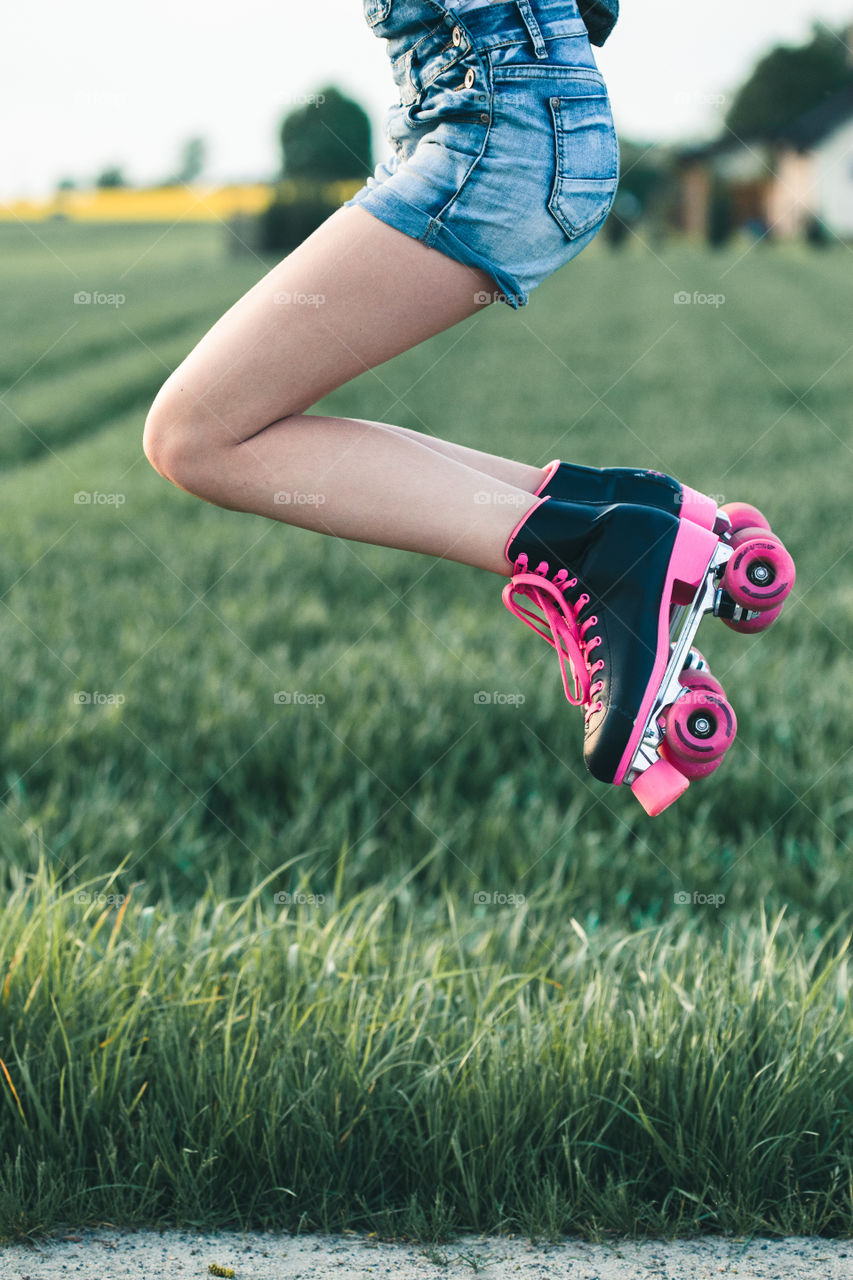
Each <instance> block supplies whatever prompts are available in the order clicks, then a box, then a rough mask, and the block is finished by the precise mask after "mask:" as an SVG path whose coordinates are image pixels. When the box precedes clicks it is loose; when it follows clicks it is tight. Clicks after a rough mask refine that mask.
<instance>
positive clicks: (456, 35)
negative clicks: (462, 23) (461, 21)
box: [452, 27, 462, 45]
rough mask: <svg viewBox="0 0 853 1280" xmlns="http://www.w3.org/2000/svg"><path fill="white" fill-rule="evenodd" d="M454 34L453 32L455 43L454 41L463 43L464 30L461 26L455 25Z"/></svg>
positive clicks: (457, 43)
mask: <svg viewBox="0 0 853 1280" xmlns="http://www.w3.org/2000/svg"><path fill="white" fill-rule="evenodd" d="M452 34H453V43H454V44H456V45H459V44H461V43H462V32H461V31H460V29H459V27H454V28H453V33H452Z"/></svg>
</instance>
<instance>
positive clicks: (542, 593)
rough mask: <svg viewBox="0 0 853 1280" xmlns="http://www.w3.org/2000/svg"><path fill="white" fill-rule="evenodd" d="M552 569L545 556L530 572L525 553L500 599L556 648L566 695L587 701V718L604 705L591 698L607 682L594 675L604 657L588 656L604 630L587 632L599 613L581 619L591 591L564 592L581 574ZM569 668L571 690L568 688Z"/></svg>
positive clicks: (574, 703)
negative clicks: (521, 600) (527, 602)
mask: <svg viewBox="0 0 853 1280" xmlns="http://www.w3.org/2000/svg"><path fill="white" fill-rule="evenodd" d="M548 570H549V565H548V562H547V560H543V561H542V562H541V564H539V565H537V567H536V570H535V571H534V572H533V573H531V572H529V570H528V563H527V556H526V555H525V554H523V553H522V554H521V555H520V556H519V557H518V559H517V560H516V562H515V565H514V572H513V575H512V577H511V578H510V580H509V582H508V583H507V584H506V586H505V587H504V589H503V592H502V599H503V602H504V604H505V605H506V607H507V608H508V609H509V610H510V612H511V613H514V614H515V616H516V617H517V618H520V619H521V621H522V622H523V623H524V624H525V625H526V626H528V627H530V628H531V630H532V631H535V632H536V634H537V635H540V636H542V638H543V640H547V641H548V643H549V644H550V645H551V646H552V648H554V649H556V651H557V658H558V660H559V663H560V675H561V677H562V680H563V690H564V692H565V695H566V697H567V698H568V700H569V702H570V703H571V704H572V706H573V707H579V706H584V707H585V711H584V720H585V721H586V720H589V718H590V716H591V715H593V713H594V712H596V711H600V710H602V708H603V705H604V704H603V703H602V702H600V701H596V702H593V701H592V699H593V698H594V697H595V695H596V694H597V693H600V692H601V690H602V689H603V688H604V681H603V680H595V681H594V680H593V678H592V677H593V676H594V675H595V674H596V673H597V672H599V671H602V670H603V669H604V660H603V659H602V658H599V659H598V660H597V661H595V662H590V654H591V653H592V651H593V650H594V649H597V648H598V646H599V645H600V644H601V636H593V635H588V634H587V633H588V631H589V630H590V628H591V627H594V626H595V625H596V623H597V622H598V618H597V616H596V615H595V614H592V616H591V617H589V618H586V619H585V620H584V621H583V622H581V623H580V624H578V618H577V615H578V613H579V612H580V611H581V609H582V608H583V607H584V605H587V604H589V596H588V595H587V594H586V592H583V594H581V595H579V596H578V598H577V600H576V601H574V602H572V601H570V600H567V599H566V597H565V592H566V591H570V590H571V589H572V587H576V586H577V585H578V580H577V578H570V577H569V571H568V569H559V570H558V571H557V572H556V573H555V574H554V576H553V578H549V577H548ZM516 596H524V597H526V598H527V599H528V600H531V601H532V602H533V603H534V604H535V605H536V607H537V609H538V610H539V613H536V612H535V611H534V610H533V609H528V608H526V607H525V605H523V604H520V603H518V601H517V600H516V598H515V597H516ZM569 669H570V670H571V673H572V682H573V689H572V690H570V688H569Z"/></svg>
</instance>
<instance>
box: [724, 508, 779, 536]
mask: <svg viewBox="0 0 853 1280" xmlns="http://www.w3.org/2000/svg"><path fill="white" fill-rule="evenodd" d="M720 510H721V511H723V512H724V513H725V514H726V515H727V516H728V517H729V519H730V520H731V522H732V533H737V531H738V529H746V528H753V529H769V528H770V521H769V520H768V519H767V517H766V516H765V515H764V514H763V512H761V511H759V510H758V507H753V506H750V504H749V503H748V502H726V503H725V504H724V505H723V506H722V507H720Z"/></svg>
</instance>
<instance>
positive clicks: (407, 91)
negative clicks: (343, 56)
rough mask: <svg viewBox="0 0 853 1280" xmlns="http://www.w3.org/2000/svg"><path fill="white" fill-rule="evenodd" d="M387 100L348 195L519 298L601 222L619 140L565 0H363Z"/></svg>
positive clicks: (517, 303)
mask: <svg viewBox="0 0 853 1280" xmlns="http://www.w3.org/2000/svg"><path fill="white" fill-rule="evenodd" d="M362 3H363V5H364V13H365V17H366V19H367V22H368V25H369V26H370V27H371V28H372V29H373V31H374V32H375V34H376V35H377V36H379V37H381V38H383V39H385V40H386V41H387V53H388V57H389V59H390V62H391V71H392V75H393V77H394V82H395V84H396V86H397V90H398V93H399V101H398V102H396V103H395V104H394V105H393V106H392V107H391V108H390V110H389V112H388V115H387V117H386V121H385V133H386V138H387V141H388V142H389V144H390V145H391V148H392V151H391V154H390V156H389V157H388V158H387V159H386V160H384V161H382V162H381V163H379V164H378V165H377V166H376V169H375V171H374V173H373V175H372V176H371V177H369V178H368V179H367V182H366V183H365V185H364V186H363V187H362V188H361V190H360V191H358V192H357V193H356V194H355V195H354V196H353V198H352V199H351V200H348V201H347V202H346V203H347V204H348V205H361V206H363V207H364V208H365V209H367V210H368V211H369V212H370V213H372V214H374V215H375V216H376V217H377V218H380V219H381V220H382V221H383V222H387V223H390V225H391V226H394V227H397V228H398V229H399V230H400V231H403V232H405V233H406V234H407V235H410V236H413V237H415V238H416V239H418V240H422V241H423V242H424V243H426V244H428V245H431V246H433V247H435V248H436V249H439V250H440V251H442V252H443V253H446V254H447V255H448V256H449V257H451V258H455V259H456V260H457V261H458V262H463V263H465V264H466V265H468V266H471V267H479V268H481V269H483V270H485V271H486V272H488V274H489V275H490V276H491V277H492V279H493V280H494V281H495V284H496V286H497V290H498V296H499V300H500V301H502V302H506V303H507V304H508V305H510V306H512V307H514V308H518V307H523V306H526V305H527V302H528V300H529V294H530V292H531V290H533V289H535V288H536V287H537V285H539V284H541V283H542V281H543V280H545V279H546V278H547V277H548V276H549V275H551V274H552V273H553V272H554V271H556V270H557V269H558V268H559V267H561V266H562V265H563V264H564V263H566V262H568V261H569V260H570V259H571V258H574V257H576V256H577V254H578V253H580V252H581V250H582V249H583V248H585V247H586V245H587V244H589V242H590V240H592V238H593V237H594V236H595V234H596V233H597V231H599V230H600V228H601V226H602V223H603V222H604V219H605V218H606V216H607V214H608V212H609V210H610V206H611V204H612V203H613V198H614V196H615V194H616V186H617V182H618V173H619V152H618V146H617V142H616V134H615V131H614V128H613V118H612V115H611V111H610V103H609V100H608V97H607V89H606V87H605V84H604V80H603V79H602V76H601V74H600V72H599V71H598V69H597V67H596V65H595V59H594V57H593V53H592V49H591V46H590V39H589V33H588V31H587V28H586V25H585V24H584V21H583V19H582V18H581V16H580V12H579V10H578V7H577V0H498V2H497V3H491V4H483V5H481V6H480V7H477V8H474V9H465V10H463V11H462V12H460V13H456V12H455V11H454V9H453V6H452V0H447V2H446V3H445V2H444V0H362Z"/></svg>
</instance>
